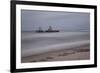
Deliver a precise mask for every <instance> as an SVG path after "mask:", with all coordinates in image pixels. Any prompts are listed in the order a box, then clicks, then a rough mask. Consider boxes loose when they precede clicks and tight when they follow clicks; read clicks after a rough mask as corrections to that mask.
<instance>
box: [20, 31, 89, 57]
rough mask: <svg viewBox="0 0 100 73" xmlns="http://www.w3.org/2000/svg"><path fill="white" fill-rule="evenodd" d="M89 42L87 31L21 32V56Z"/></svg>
mask: <svg viewBox="0 0 100 73" xmlns="http://www.w3.org/2000/svg"><path fill="white" fill-rule="evenodd" d="M89 43H90V33H89V32H52V33H36V32H22V35H21V56H22V57H27V56H31V55H35V54H40V53H45V52H48V51H55V50H60V49H69V48H72V47H76V46H80V45H84V44H89Z"/></svg>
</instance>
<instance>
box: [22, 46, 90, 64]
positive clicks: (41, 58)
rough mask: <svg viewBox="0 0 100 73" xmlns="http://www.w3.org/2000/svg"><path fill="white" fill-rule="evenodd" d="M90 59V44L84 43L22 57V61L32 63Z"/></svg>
mask: <svg viewBox="0 0 100 73" xmlns="http://www.w3.org/2000/svg"><path fill="white" fill-rule="evenodd" d="M88 59H90V45H84V46H79V47H75V48H69V49H68V48H67V49H63V50H56V51H50V52H46V53H42V54H37V55H31V56H27V57H22V60H21V61H22V63H30V62H50V61H69V60H88Z"/></svg>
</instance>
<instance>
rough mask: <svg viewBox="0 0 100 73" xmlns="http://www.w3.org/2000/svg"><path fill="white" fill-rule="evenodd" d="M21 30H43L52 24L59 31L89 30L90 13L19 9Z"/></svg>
mask: <svg viewBox="0 0 100 73" xmlns="http://www.w3.org/2000/svg"><path fill="white" fill-rule="evenodd" d="M21 24H22V31H33V30H37V29H38V27H42V29H43V30H46V29H48V27H49V26H52V27H53V29H58V30H60V31H89V30H90V14H89V13H76V12H56V11H37V10H21Z"/></svg>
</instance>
